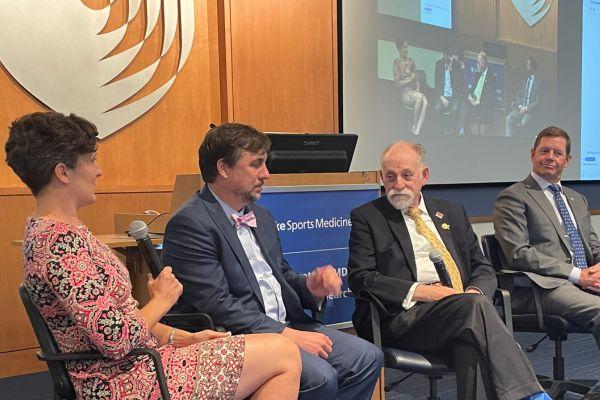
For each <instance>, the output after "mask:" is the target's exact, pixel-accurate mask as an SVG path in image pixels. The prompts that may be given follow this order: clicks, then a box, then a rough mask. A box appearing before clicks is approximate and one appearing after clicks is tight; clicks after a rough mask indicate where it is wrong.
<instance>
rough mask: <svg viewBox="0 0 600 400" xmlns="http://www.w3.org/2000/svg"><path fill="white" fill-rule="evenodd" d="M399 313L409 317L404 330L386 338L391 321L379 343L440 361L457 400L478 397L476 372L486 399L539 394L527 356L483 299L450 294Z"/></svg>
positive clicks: (483, 297)
mask: <svg viewBox="0 0 600 400" xmlns="http://www.w3.org/2000/svg"><path fill="white" fill-rule="evenodd" d="M405 312H406V313H413V314H414V320H413V321H412V323H411V324H410V326H409V327H408V329H407V330H406V329H405V333H403V334H402V335H400V336H399V337H396V338H393V339H392V337H391V336H392V335H393V327H394V322H393V320H392V321H391V322H390V325H389V328H390V329H389V330H387V332H386V336H387V337H386V339H385V340H386V341H390V340H393V342H394V343H393V344H394V345H395V346H397V347H399V348H402V349H406V350H412V351H417V352H432V353H438V354H441V355H442V356H443V357H445V358H446V359H447V360H448V361H449V363H450V365H451V366H452V367H453V368H454V370H455V372H456V381H457V397H458V398H459V399H464V400H471V399H472V400H477V399H479V398H480V397H478V396H477V391H478V388H477V373H476V371H477V369H478V368H479V369H480V370H481V376H482V379H481V380H482V381H483V384H484V386H485V392H486V393H487V397H488V399H501V400H517V399H522V398H525V397H528V396H531V395H532V394H535V393H538V392H541V391H543V389H542V387H541V386H540V384H539V383H538V381H537V379H536V377H535V373H534V372H533V369H532V368H531V365H530V364H529V361H528V360H527V357H526V356H525V354H523V352H522V351H521V348H520V347H519V346H518V345H517V343H516V342H515V341H514V339H513V337H512V335H511V333H510V332H509V331H508V329H507V328H506V326H505V325H504V323H503V322H502V320H501V319H500V317H499V315H498V313H497V312H496V309H495V307H494V306H493V305H492V303H491V302H490V301H489V300H488V299H487V298H486V297H485V296H482V295H477V294H460V295H453V296H449V297H446V298H444V299H442V300H440V301H437V302H433V303H419V304H417V305H415V306H414V307H413V308H411V309H409V310H407V311H405ZM410 317H411V316H410V315H407V316H403V318H402V319H403V320H404V321H406V320H407V318H410Z"/></svg>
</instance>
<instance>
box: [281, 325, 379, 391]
mask: <svg viewBox="0 0 600 400" xmlns="http://www.w3.org/2000/svg"><path fill="white" fill-rule="evenodd" d="M292 327H293V328H294V329H299V330H303V331H311V332H320V333H322V334H324V335H327V336H329V338H330V339H331V341H332V342H333V346H332V347H333V350H332V352H331V353H329V356H328V357H327V359H324V358H321V357H318V356H315V355H312V354H310V353H307V352H305V351H304V350H301V351H300V357H301V359H302V376H301V377H300V394H299V396H298V399H299V400H313V399H314V400H324V399H336V400H370V399H371V396H372V395H373V388H374V387H375V383H377V378H379V375H380V371H381V368H383V353H382V352H381V350H379V348H377V347H376V346H375V345H374V344H372V343H369V342H367V341H366V340H363V339H361V338H359V337H357V336H354V335H350V334H347V333H344V332H340V331H338V330H337V329H333V328H329V327H327V326H325V325H322V324H320V323H309V324H293V325H292Z"/></svg>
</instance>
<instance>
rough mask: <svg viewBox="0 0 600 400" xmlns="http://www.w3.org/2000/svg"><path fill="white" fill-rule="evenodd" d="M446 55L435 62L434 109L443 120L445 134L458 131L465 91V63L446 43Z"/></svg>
mask: <svg viewBox="0 0 600 400" xmlns="http://www.w3.org/2000/svg"><path fill="white" fill-rule="evenodd" d="M442 51H443V53H444V56H443V57H442V58H441V59H440V60H438V61H437V62H436V63H435V95H436V100H435V105H434V110H435V111H436V113H437V114H438V117H439V120H440V121H441V122H442V129H443V133H444V134H456V133H457V132H458V116H459V110H460V105H461V103H462V101H463V92H464V78H463V76H464V65H463V64H462V63H461V62H460V61H458V59H457V58H456V55H455V54H454V50H453V49H452V46H450V45H444V47H443V49H442Z"/></svg>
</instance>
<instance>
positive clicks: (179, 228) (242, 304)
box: [163, 186, 316, 334]
mask: <svg viewBox="0 0 600 400" xmlns="http://www.w3.org/2000/svg"><path fill="white" fill-rule="evenodd" d="M247 208H248V210H251V211H253V212H254V214H255V216H256V220H257V225H258V226H257V227H256V228H253V229H252V231H253V233H254V236H255V237H256V239H257V241H258V243H259V245H260V248H261V250H262V254H263V256H264V257H265V260H266V261H267V263H268V264H269V265H270V266H271V269H272V270H273V273H274V275H275V277H276V279H277V280H278V281H279V283H280V285H281V290H282V295H283V301H284V304H285V308H286V311H287V320H288V321H290V322H292V323H294V322H297V323H302V322H308V321H310V320H311V318H310V317H309V316H308V315H307V314H306V313H305V312H304V309H305V308H307V309H309V308H314V307H315V306H316V302H315V299H314V297H313V296H312V295H311V293H310V292H309V291H308V289H307V287H306V279H305V277H304V276H302V275H298V274H296V273H295V272H294V271H293V270H292V269H291V268H290V267H289V265H288V264H287V262H286V261H285V259H284V258H283V254H282V251H281V245H280V242H279V235H278V233H277V228H276V226H275V220H274V219H273V216H272V215H271V214H270V213H269V212H268V211H267V210H266V209H264V208H262V207H260V206H257V205H255V204H251V205H248V206H247ZM163 261H164V264H165V265H170V266H171V267H172V268H173V272H174V273H175V275H176V276H177V279H179V281H180V282H181V283H182V284H183V295H182V296H181V298H180V299H179V301H178V302H177V304H176V305H175V306H174V307H173V310H172V311H173V312H175V313H186V312H205V313H208V314H210V315H211V317H212V318H213V320H214V322H215V324H216V325H218V326H222V327H224V328H226V329H227V330H230V331H231V332H233V333H236V334H237V333H255V332H281V331H282V330H283V328H284V327H285V325H284V324H282V323H280V322H278V321H275V320H273V319H271V318H269V317H267V316H266V314H265V308H264V303H263V299H262V295H261V292H260V289H259V286H258V282H257V280H256V277H255V275H254V271H253V270H252V267H251V266H250V262H249V261H248V257H247V256H246V253H245V252H244V248H243V247H242V244H241V243H240V241H239V239H238V237H237V232H236V229H235V227H234V226H233V225H232V223H231V222H230V219H229V218H228V216H226V215H225V212H224V211H223V209H222V208H221V205H220V204H219V203H218V202H217V200H216V199H215V197H214V196H213V194H212V193H211V192H210V190H209V189H208V187H207V186H205V187H204V188H202V189H201V190H199V191H198V192H197V193H195V194H194V195H192V197H190V198H189V199H188V200H187V201H186V202H185V203H184V204H183V206H181V208H180V209H179V210H178V211H177V212H176V213H175V215H174V216H173V217H172V218H171V220H170V221H169V223H168V224H167V227H166V230H165V237H164V245H163Z"/></svg>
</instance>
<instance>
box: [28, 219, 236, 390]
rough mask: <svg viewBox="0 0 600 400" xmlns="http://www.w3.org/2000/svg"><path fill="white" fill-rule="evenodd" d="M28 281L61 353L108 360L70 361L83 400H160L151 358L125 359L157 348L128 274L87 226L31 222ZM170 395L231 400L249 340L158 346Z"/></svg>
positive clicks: (29, 227) (39, 221) (29, 230)
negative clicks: (88, 353)
mask: <svg viewBox="0 0 600 400" xmlns="http://www.w3.org/2000/svg"><path fill="white" fill-rule="evenodd" d="M23 252H24V267H25V279H24V283H25V286H26V288H27V290H28V291H29V293H30V294H31V296H32V298H33V301H34V303H35V304H36V306H37V307H38V309H39V310H40V312H41V313H42V316H43V318H44V320H45V321H46V323H47V324H48V327H49V328H50V330H51V331H52V334H53V335H54V338H55V340H56V342H57V344H58V346H59V348H60V350H61V351H64V352H77V351H90V350H94V351H99V352H101V353H102V354H103V355H104V356H105V357H106V360H100V361H99V360H91V361H77V362H69V363H68V364H67V369H68V371H69V374H70V376H71V381H72V382H73V386H74V388H75V392H76V393H77V397H78V398H80V399H103V400H104V399H106V400H130V399H136V400H138V399H140V400H141V399H159V398H160V391H159V389H158V384H157V381H156V374H155V373H154V366H153V363H152V361H151V360H149V359H148V357H145V356H139V357H125V356H126V354H127V353H129V352H130V351H131V350H132V349H134V348H138V347H151V348H157V347H158V344H157V341H156V338H155V337H154V336H153V335H152V333H151V332H150V330H149V329H148V327H147V326H146V324H145V322H144V320H143V319H142V318H141V317H140V315H139V313H138V312H137V302H136V301H135V300H134V299H133V297H132V296H131V282H130V280H129V273H128V271H127V269H126V268H125V267H124V266H123V264H122V263H121V262H120V261H119V260H118V259H117V257H116V256H115V255H114V254H113V252H112V251H111V250H110V249H109V248H108V247H107V246H106V245H105V244H104V243H102V242H100V241H99V240H98V239H96V238H95V237H94V236H93V235H92V234H91V232H90V231H89V229H88V228H87V227H86V226H83V225H81V226H75V225H70V224H66V223H62V222H57V221H52V220H47V219H30V220H29V221H28V223H27V227H26V230H25V242H24V245H23ZM157 350H158V352H159V353H160V355H161V357H162V363H163V367H164V369H165V374H166V376H167V382H168V386H169V392H170V394H171V398H172V399H174V400H176V399H232V398H233V396H234V395H235V392H236V389H237V386H238V383H239V379H240V375H241V372H242V365H243V361H244V350H245V340H244V337H243V336H233V337H228V338H223V339H216V340H210V341H206V342H202V343H197V344H195V345H191V346H188V347H181V348H175V347H173V346H168V345H167V346H162V347H158V348H157Z"/></svg>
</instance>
